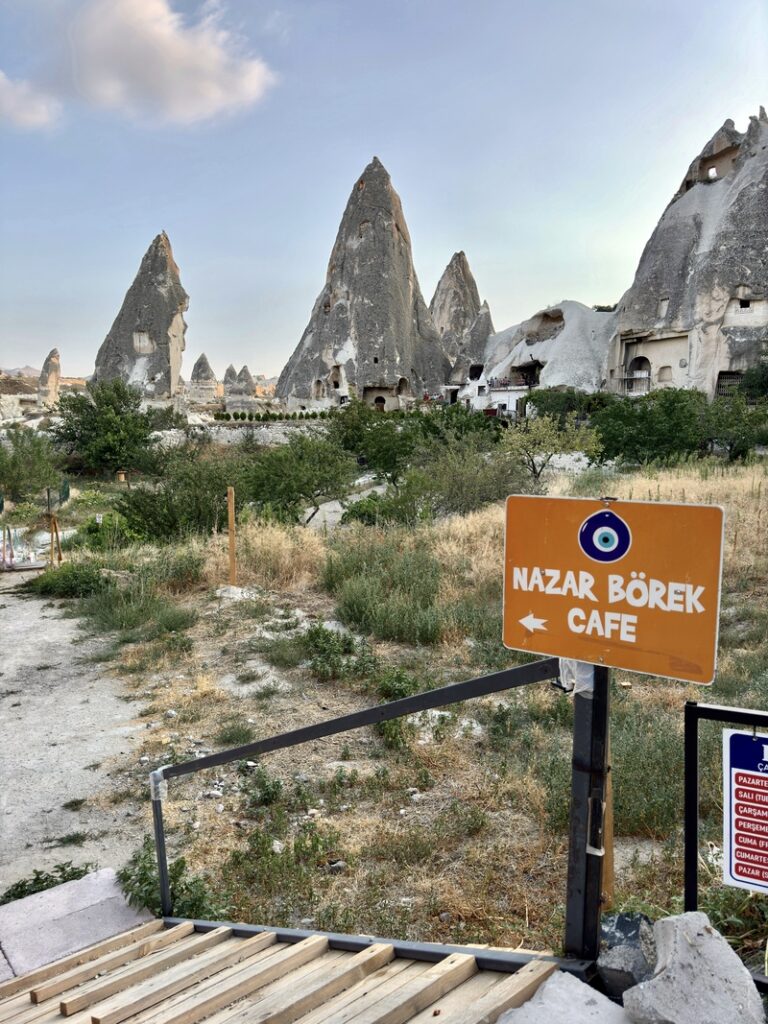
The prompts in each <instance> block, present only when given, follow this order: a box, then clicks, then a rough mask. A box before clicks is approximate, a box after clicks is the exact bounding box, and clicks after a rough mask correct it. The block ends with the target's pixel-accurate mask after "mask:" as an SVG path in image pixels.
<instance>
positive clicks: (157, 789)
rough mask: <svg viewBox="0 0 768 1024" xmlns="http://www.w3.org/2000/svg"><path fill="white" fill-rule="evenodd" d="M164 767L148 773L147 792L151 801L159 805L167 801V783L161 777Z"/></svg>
mask: <svg viewBox="0 0 768 1024" xmlns="http://www.w3.org/2000/svg"><path fill="white" fill-rule="evenodd" d="M165 767H166V766H165V765H164V766H163V767H162V768H156V769H155V770H154V771H153V772H150V773H149V792H150V794H151V797H152V799H153V800H158V801H159V802H160V803H162V802H163V800H167V799H168V783H167V781H166V779H165V777H164V775H163V772H164V770H165Z"/></svg>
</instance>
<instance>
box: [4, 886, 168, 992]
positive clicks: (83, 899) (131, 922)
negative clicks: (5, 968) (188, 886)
mask: <svg viewBox="0 0 768 1024" xmlns="http://www.w3.org/2000/svg"><path fill="white" fill-rule="evenodd" d="M151 919H152V915H151V914H150V913H149V911H147V910H141V911H138V910H134V909H133V908H132V907H129V906H128V903H127V902H126V899H125V897H124V896H123V893H122V891H121V889H120V886H119V885H118V882H117V877H116V875H115V872H114V871H113V870H112V869H111V868H105V869H104V870H102V871H94V872H93V873H92V874H90V875H86V876H85V877H84V878H78V879H77V880H76V881H74V882H65V883H64V884H63V885H57V886H56V887H55V888H53V889H46V890H45V892H38V893H35V894H34V895H33V896H27V897H26V898H25V899H22V900H16V901H14V902H13V903H8V904H6V905H5V906H4V907H0V949H2V951H3V953H4V954H5V959H6V961H7V963H8V964H9V965H10V967H11V969H12V971H13V973H14V974H16V975H19V974H23V973H24V972H25V971H32V970H34V969H35V968H37V967H42V966H43V965H44V964H49V963H51V962H52V961H54V960H59V959H60V958H61V957H63V956H68V955H69V954H70V953H75V952H77V950H79V949H84V948H85V947H86V946H90V945H92V944H93V943H94V942H100V941H101V940H102V939H107V938H109V937H110V936H112V935H117V934H118V933H119V932H123V931H127V930H128V929H129V928H133V927H135V926H136V925H138V924H141V923H142V922H143V921H149V920H151ZM1 968H2V964H0V969H1Z"/></svg>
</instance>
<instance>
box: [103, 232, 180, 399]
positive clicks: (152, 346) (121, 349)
mask: <svg viewBox="0 0 768 1024" xmlns="http://www.w3.org/2000/svg"><path fill="white" fill-rule="evenodd" d="M188 306H189V297H188V295H187V293H186V292H185V291H184V289H183V288H182V285H181V280H180V279H179V268H178V267H177V266H176V262H175V260H174V258H173V252H172V250H171V243H170V242H169V240H168V236H167V235H166V234H165V232H163V233H162V234H159V235H158V236H157V238H155V240H154V241H153V242H152V244H151V245H150V247H149V249H148V250H147V252H146V254H145V256H144V259H143V260H142V261H141V266H140V267H139V272H138V274H137V275H136V278H135V280H134V282H133V284H132V285H131V287H130V288H129V289H128V292H127V294H126V296H125V299H124V300H123V305H122V307H121V308H120V312H119V313H118V314H117V318H116V319H115V322H114V323H113V324H112V328H111V330H110V332H109V334H108V335H107V337H106V338H105V340H104V343H103V344H102V346H101V348H100V349H99V352H98V355H97V356H96V370H95V372H94V379H95V380H98V381H103V380H111V379H114V378H116V377H119V378H120V379H121V380H123V381H125V382H126V383H127V384H133V385H136V386H137V387H139V388H141V390H142V391H143V393H144V394H145V396H147V397H148V398H170V397H172V396H173V395H175V394H176V391H177V390H178V381H179V371H180V370H181V355H182V352H183V351H184V333H185V331H186V328H187V325H186V323H185V322H184V313H185V311H186V309H187V307H188Z"/></svg>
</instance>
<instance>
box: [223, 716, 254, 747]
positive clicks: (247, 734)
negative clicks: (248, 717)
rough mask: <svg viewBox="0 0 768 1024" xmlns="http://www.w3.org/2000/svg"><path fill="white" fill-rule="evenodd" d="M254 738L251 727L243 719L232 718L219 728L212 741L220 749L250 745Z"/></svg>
mask: <svg viewBox="0 0 768 1024" xmlns="http://www.w3.org/2000/svg"><path fill="white" fill-rule="evenodd" d="M255 736H256V733H255V732H254V729H253V726H252V725H249V724H248V722H246V721H245V719H242V718H233V719H231V720H230V721H229V722H225V723H224V724H223V725H222V726H220V728H219V729H218V730H217V732H216V734H215V736H214V741H215V742H216V743H217V744H218V745H219V746H220V747H242V746H244V745H245V744H246V743H251V742H252V741H253V739H254V738H255Z"/></svg>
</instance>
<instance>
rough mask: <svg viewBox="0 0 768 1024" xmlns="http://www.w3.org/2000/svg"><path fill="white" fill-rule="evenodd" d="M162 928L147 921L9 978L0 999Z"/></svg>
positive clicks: (159, 923)
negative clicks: (50, 962) (16, 976)
mask: <svg viewBox="0 0 768 1024" xmlns="http://www.w3.org/2000/svg"><path fill="white" fill-rule="evenodd" d="M164 928H165V925H164V924H163V922H162V921H147V923H146V924H142V925H139V927H138V928H131V930H130V931H127V932H122V933H121V934H120V935H113V936H112V937H111V938H109V939H104V940H103V941H102V942H97V943H95V944H94V945H93V946H86V948H85V949H81V950H79V951H78V952H77V953H72V954H70V956H66V957H64V958H63V959H61V960H54V962H53V963H52V964H46V965H45V966H44V967H38V968H37V969H36V970H34V971H29V972H27V974H20V975H19V977H18V978H11V979H10V981H4V982H3V983H2V984H0V999H5V998H6V997H7V996H12V995H14V994H15V993H16V992H20V991H22V990H23V989H30V988H34V986H35V985H37V984H39V983H40V982H41V981H46V980H47V979H48V978H52V977H54V975H56V974H63V973H64V972H65V971H69V970H71V969H72V968H73V967H78V966H79V965H80V964H84V963H87V962H88V961H89V960H97V959H98V958H99V957H100V956H104V955H105V954H106V953H111V952H112V951H113V950H115V949H120V947H121V946H130V945H131V944H132V943H133V942H136V941H137V940H138V939H143V938H145V937H146V936H147V935H154V934H155V932H161V931H163V930H164Z"/></svg>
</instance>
